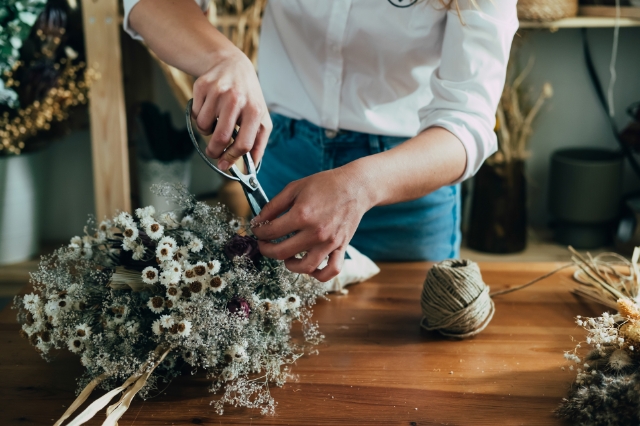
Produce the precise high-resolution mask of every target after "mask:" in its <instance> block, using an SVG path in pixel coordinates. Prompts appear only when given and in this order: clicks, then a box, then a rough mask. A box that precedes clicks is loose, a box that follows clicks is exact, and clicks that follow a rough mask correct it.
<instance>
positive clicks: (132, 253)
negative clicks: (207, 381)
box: [15, 186, 323, 425]
mask: <svg viewBox="0 0 640 426" xmlns="http://www.w3.org/2000/svg"><path fill="white" fill-rule="evenodd" d="M156 191H158V192H159V193H160V194H161V195H165V196H168V197H170V198H172V199H173V201H174V202H176V203H177V204H178V205H180V206H181V207H182V208H183V210H182V211H181V212H180V213H178V212H168V213H163V214H157V213H156V212H155V209H154V208H153V207H146V208H143V209H138V210H136V212H135V216H132V215H130V214H128V213H125V212H123V213H120V214H119V215H118V216H117V217H116V218H115V219H114V220H105V221H103V222H101V223H100V224H98V225H97V226H95V224H94V223H92V222H91V221H90V223H89V225H88V226H87V227H86V228H85V235H84V236H83V237H75V238H73V239H72V240H71V244H69V246H67V247H63V248H61V249H58V250H56V251H55V252H54V253H53V254H52V255H50V256H47V257H45V258H43V260H42V263H41V264H40V267H39V269H38V271H37V272H36V273H34V274H33V275H32V283H33V286H34V292H33V293H30V294H27V295H25V296H24V297H16V300H15V305H16V307H17V308H18V309H19V314H18V320H19V321H20V322H21V323H22V324H23V325H22V334H23V336H24V337H26V338H27V339H29V341H30V342H31V343H32V344H33V345H34V346H35V347H36V350H37V351H38V352H40V353H41V354H42V356H43V357H44V358H45V359H48V358H49V356H50V354H51V352H52V350H53V349H64V348H66V349H68V350H70V351H71V352H73V353H76V354H78V355H79V356H80V357H81V362H82V365H83V366H84V367H85V368H86V370H85V374H84V376H83V377H82V379H81V380H80V388H81V389H82V388H83V387H85V389H84V391H82V392H81V394H80V396H79V398H78V400H76V403H74V404H73V405H72V406H71V407H70V408H69V410H67V413H65V414H64V416H63V417H62V418H61V419H60V420H59V421H58V423H57V424H61V423H62V421H64V420H65V419H66V418H68V417H69V416H70V415H71V414H72V412H73V411H74V410H75V409H76V408H77V407H79V406H80V405H81V404H82V402H83V401H84V400H86V398H87V397H88V396H89V393H90V392H91V390H92V389H93V388H94V387H96V386H101V387H103V388H105V389H107V390H111V392H109V393H108V394H107V395H106V396H105V397H102V398H100V399H98V400H97V401H95V402H94V403H93V404H92V405H90V406H89V408H87V409H86V410H85V411H84V412H83V413H81V414H79V415H78V417H77V418H76V419H75V422H76V423H74V424H82V423H83V422H84V421H86V420H88V419H89V418H91V417H92V416H93V415H94V414H95V413H97V411H99V410H100V409H102V408H103V407H105V406H106V405H107V404H108V403H109V401H110V399H111V398H113V397H114V396H116V395H117V394H118V393H120V392H122V393H123V395H122V398H121V399H120V401H119V402H118V403H116V404H115V405H112V406H111V407H109V409H108V410H107V414H108V418H107V422H106V423H105V424H112V425H114V424H116V422H117V420H118V418H119V417H120V416H121V415H122V414H123V413H124V411H126V409H127V408H128V406H129V403H130V402H131V398H133V396H135V394H136V393H138V392H139V394H140V395H141V396H142V397H143V398H144V397H147V396H149V395H150V394H152V393H153V390H154V389H156V387H157V384H158V383H159V382H163V381H170V380H171V379H172V378H174V377H176V376H177V375H179V374H180V373H181V372H182V371H184V370H185V369H188V370H191V371H195V370H199V369H200V370H205V371H206V372H207V374H208V377H210V378H211V379H212V385H211V388H210V390H211V392H213V393H215V394H221V395H220V396H219V397H218V398H217V399H216V400H215V401H212V404H213V405H215V407H216V410H217V411H218V412H219V413H220V414H222V411H223V406H224V405H225V404H231V405H235V406H245V407H252V408H258V409H260V410H261V412H262V413H263V414H272V413H273V412H274V409H275V401H274V400H273V398H272V397H271V395H270V393H269V384H270V383H275V384H276V385H278V386H281V385H282V384H284V383H285V381H286V379H287V377H288V375H289V364H291V363H292V362H294V361H295V360H296V359H298V358H299V357H300V356H302V354H303V353H304V351H305V349H309V348H310V345H312V344H315V343H317V342H318V341H319V340H320V339H321V338H322V336H321V335H320V333H319V331H318V329H317V325H316V324H315V323H313V322H312V321H311V314H312V310H311V306H312V305H313V304H314V303H315V300H316V298H317V297H318V296H319V295H321V294H322V293H323V286H322V285H321V284H320V283H319V282H317V281H315V280H313V279H310V278H308V277H307V276H303V275H298V274H293V273H291V272H289V271H287V269H286V268H285V267H284V265H283V263H282V262H279V261H275V260H271V259H267V258H264V257H262V256H261V255H260V252H259V250H258V248H257V243H256V240H255V239H254V238H253V237H252V236H250V235H240V234H238V231H241V229H240V228H241V225H240V222H239V221H238V220H236V219H234V218H232V217H230V214H229V213H228V211H227V210H226V209H225V208H224V207H222V206H217V207H211V206H208V205H206V204H204V203H200V202H196V201H195V199H194V198H193V197H192V196H191V195H190V194H189V193H188V192H187V191H186V190H185V189H184V188H181V187H169V186H162V187H159V188H156ZM179 214H180V216H179ZM294 321H298V322H300V323H301V324H302V329H303V335H304V339H305V342H301V343H300V344H296V343H294V342H292V341H291V334H290V332H291V327H292V323H293V322H294ZM123 382H124V384H123Z"/></svg>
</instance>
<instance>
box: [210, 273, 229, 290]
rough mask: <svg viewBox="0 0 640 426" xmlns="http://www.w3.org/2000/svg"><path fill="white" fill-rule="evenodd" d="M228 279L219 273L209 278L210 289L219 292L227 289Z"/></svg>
mask: <svg viewBox="0 0 640 426" xmlns="http://www.w3.org/2000/svg"><path fill="white" fill-rule="evenodd" d="M226 286H227V281H226V280H225V279H224V278H222V277H221V276H219V275H214V276H213V277H211V278H210V279H209V286H208V288H209V290H211V291H212V292H214V293H219V292H221V291H222V290H224V289H225V287H226Z"/></svg>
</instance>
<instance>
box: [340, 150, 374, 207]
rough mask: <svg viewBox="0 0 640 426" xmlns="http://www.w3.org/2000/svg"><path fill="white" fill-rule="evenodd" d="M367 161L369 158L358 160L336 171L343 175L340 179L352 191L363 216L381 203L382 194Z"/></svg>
mask: <svg viewBox="0 0 640 426" xmlns="http://www.w3.org/2000/svg"><path fill="white" fill-rule="evenodd" d="M367 160H369V157H364V158H360V159H358V160H355V161H352V162H351V163H348V164H345V165H344V166H342V167H340V168H338V169H336V170H339V171H340V172H341V173H342V174H343V176H342V177H341V178H342V179H344V181H345V182H348V185H350V186H351V187H352V188H353V189H354V191H355V192H354V197H356V198H357V199H358V204H359V205H360V206H361V207H362V209H363V210H364V211H363V214H364V213H365V212H366V211H368V210H370V209H372V208H373V207H375V206H377V205H378V204H380V203H381V201H382V200H381V194H382V193H383V192H384V191H381V190H380V189H381V188H379V183H378V182H377V181H376V179H375V176H374V174H373V173H372V172H371V170H374V169H372V168H371V165H370V164H368V163H369V161H367Z"/></svg>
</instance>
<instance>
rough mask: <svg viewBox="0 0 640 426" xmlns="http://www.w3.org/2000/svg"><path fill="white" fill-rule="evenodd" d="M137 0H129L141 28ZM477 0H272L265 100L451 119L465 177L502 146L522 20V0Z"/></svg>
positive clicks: (375, 121) (339, 122)
mask: <svg viewBox="0 0 640 426" xmlns="http://www.w3.org/2000/svg"><path fill="white" fill-rule="evenodd" d="M137 1H138V0H124V3H125V20H124V27H125V30H127V31H128V32H129V33H130V34H131V35H132V36H134V37H136V36H137V34H135V32H133V31H132V30H131V29H130V28H129V27H128V14H129V11H130V10H131V8H132V7H133V6H134V5H135V3H137ZM412 2H413V3H412ZM199 3H200V4H202V2H199ZM476 3H477V4H478V6H477V7H476V6H474V5H473V4H472V3H471V1H470V0H459V4H460V9H461V11H460V13H458V12H457V11H456V10H455V9H453V10H449V11H447V10H445V9H444V8H442V7H441V6H440V3H439V1H437V0H417V1H414V0H269V1H268V4H267V8H266V10H265V14H264V17H263V21H262V34H261V38H260V50H259V59H258V69H259V76H260V82H261V86H262V90H263V93H264V96H265V99H266V102H267V106H268V107H269V109H270V110H271V111H273V112H276V113H279V114H282V115H285V116H288V117H291V118H295V119H305V120H308V121H310V122H312V123H314V124H316V125H318V126H321V127H324V128H327V129H332V130H337V129H344V130H355V131H359V132H365V133H372V134H379V135H387V136H402V137H413V136H415V135H417V134H418V133H420V132H421V131H423V130H425V129H427V128H430V127H436V126H437V127H443V128H445V129H447V130H448V131H450V132H451V133H453V134H454V135H455V136H457V137H458V139H460V141H461V142H462V144H463V145H464V147H465V150H466V154H467V167H466V170H465V172H464V174H463V176H462V178H461V179H460V180H464V179H466V178H468V177H470V176H472V175H473V174H474V173H475V172H476V171H477V170H478V169H479V168H480V166H481V165H482V163H483V161H484V160H485V159H486V158H487V157H488V156H490V155H491V154H493V153H494V152H495V151H496V148H497V142H496V137H495V134H494V131H493V129H494V126H495V111H496V108H497V105H498V101H499V99H500V95H501V93H502V88H503V85H504V80H505V74H506V66H507V62H508V58H509V51H510V48H511V41H512V39H513V35H514V33H515V31H516V30H517V28H518V19H517V14H516V0H477V1H476ZM408 4H409V6H407V5H408ZM397 6H405V7H397ZM202 7H203V9H205V8H206V5H204V4H202Z"/></svg>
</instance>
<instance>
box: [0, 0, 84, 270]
mask: <svg viewBox="0 0 640 426" xmlns="http://www.w3.org/2000/svg"><path fill="white" fill-rule="evenodd" d="M73 16H77V17H78V19H77V20H76V22H80V16H79V11H73V10H71V9H70V7H69V5H68V4H67V3H66V2H64V1H62V0H51V1H49V2H47V1H45V0H9V1H7V2H4V3H3V5H2V6H0V26H1V28H2V31H0V72H1V75H0V264H6V263H12V262H18V261H21V260H25V259H28V258H29V257H31V256H32V255H34V254H36V253H37V251H38V223H39V215H38V213H39V195H38V192H39V188H40V186H41V185H40V184H39V180H40V178H41V177H42V173H43V170H42V166H43V164H42V162H41V155H38V153H39V152H41V151H42V148H44V147H45V146H46V145H47V143H48V142H49V141H50V140H51V139H52V138H55V137H59V136H60V134H61V133H63V132H66V131H68V127H67V126H66V125H61V123H62V122H64V121H66V120H67V119H68V118H69V114H70V112H71V110H72V109H73V108H74V107H75V106H77V105H79V104H83V103H86V101H87V92H88V86H89V83H90V81H91V79H92V78H93V77H92V73H91V72H90V71H87V70H86V69H85V65H84V62H83V61H82V57H81V56H82V55H81V54H79V53H78V52H83V50H84V48H83V46H82V39H81V38H79V37H76V36H75V35H74V34H75V33H77V32H74V31H73V29H74V27H73V20H72V19H70V18H71V17H73ZM80 34H81V31H80Z"/></svg>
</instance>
